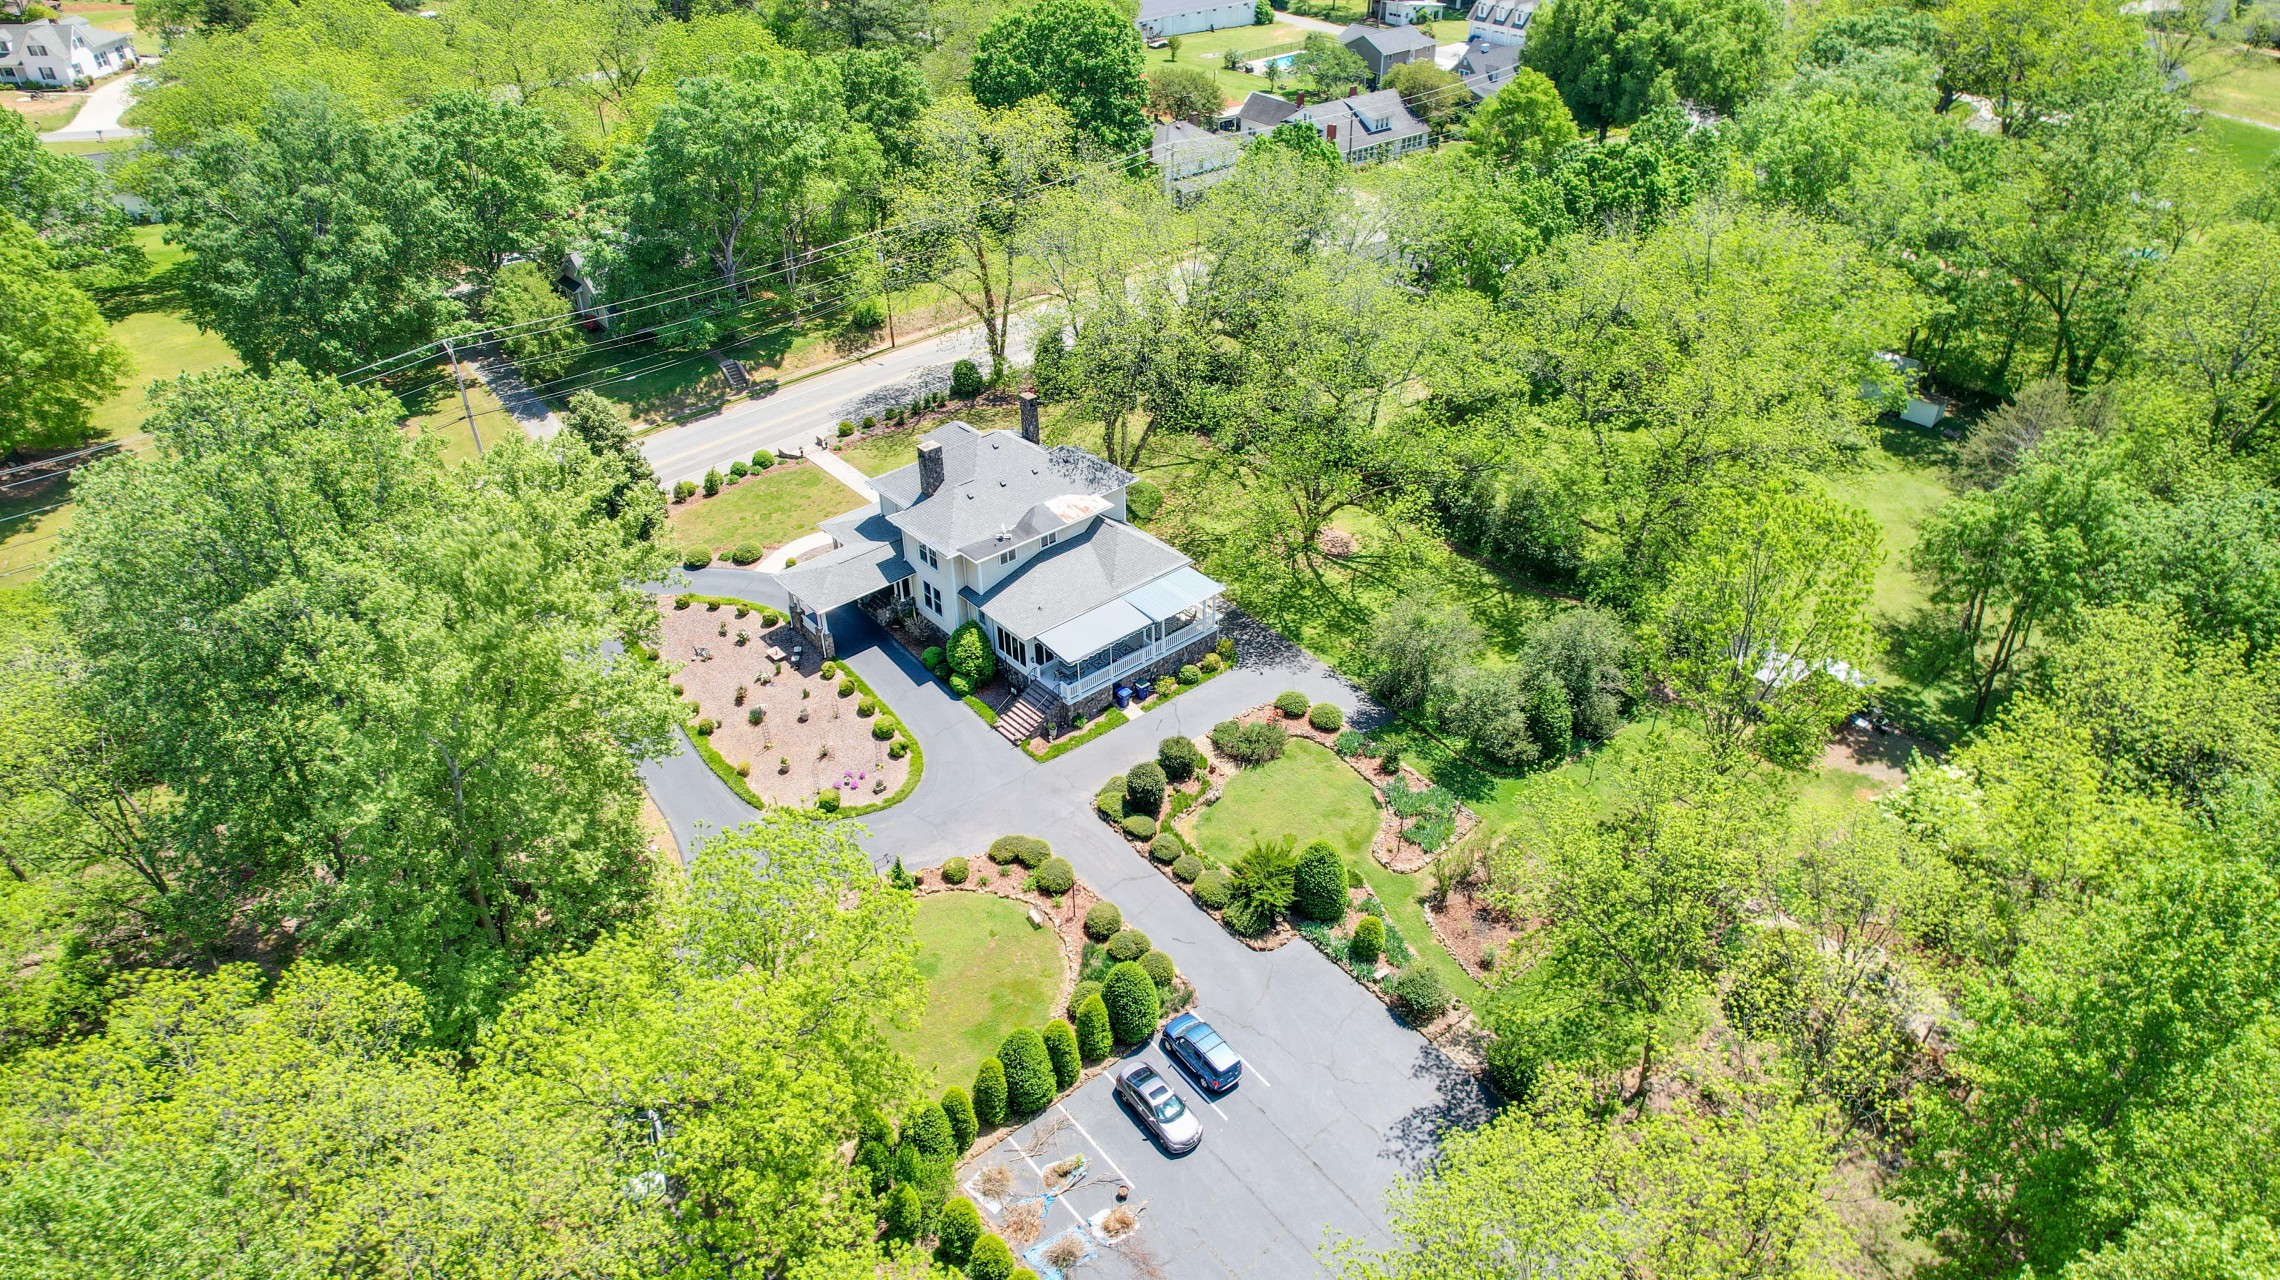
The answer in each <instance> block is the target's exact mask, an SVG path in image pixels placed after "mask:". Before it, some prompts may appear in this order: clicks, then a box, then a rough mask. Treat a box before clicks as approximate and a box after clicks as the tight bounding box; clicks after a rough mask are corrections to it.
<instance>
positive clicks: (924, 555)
mask: <svg viewBox="0 0 2280 1280" xmlns="http://www.w3.org/2000/svg"><path fill="white" fill-rule="evenodd" d="M918 558H919V559H920V560H921V561H923V562H924V563H925V564H926V565H927V567H928V568H932V569H939V568H941V567H942V562H941V561H940V560H937V559H935V557H934V548H932V547H930V546H927V545H926V544H925V543H923V542H922V543H920V544H918Z"/></svg>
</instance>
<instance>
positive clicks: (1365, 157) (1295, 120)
mask: <svg viewBox="0 0 2280 1280" xmlns="http://www.w3.org/2000/svg"><path fill="white" fill-rule="evenodd" d="M1285 124H1305V125H1311V126H1313V129H1314V131H1315V132H1316V133H1318V134H1320V135H1322V137H1323V139H1324V140H1325V141H1327V142H1328V143H1329V144H1330V145H1331V146H1333V147H1335V148H1337V150H1338V154H1339V155H1342V156H1344V157H1346V163H1348V164H1376V163H1378V162H1379V161H1383V160H1391V159H1394V158H1395V157H1397V156H1404V155H1407V154H1409V153H1410V152H1412V151H1416V150H1418V149H1419V148H1422V147H1423V146H1425V144H1426V143H1428V142H1430V141H1431V140H1432V130H1431V129H1429V128H1427V127H1426V125H1425V122H1424V121H1422V120H1419V119H1418V118H1417V117H1416V116H1414V115H1412V114H1410V111H1409V108H1408V107H1407V106H1405V105H1403V104H1402V101H1401V95H1400V94H1399V93H1398V92H1396V91H1394V90H1392V89H1379V90H1378V91H1376V92H1375V93H1357V94H1353V95H1350V96H1348V97H1344V98H1332V99H1330V100H1329V101H1328V102H1317V103H1315V104H1314V105H1312V106H1308V105H1306V96H1305V95H1304V94H1301V95H1299V100H1298V101H1297V102H1291V101H1288V100H1286V99H1283V98H1278V97H1276V96H1275V95H1273V94H1271V93H1261V92H1259V91H1258V90H1256V89H1254V90H1252V91H1251V95H1250V96H1249V97H1247V98H1245V99H1243V104H1242V105H1241V106H1239V107H1237V108H1236V109H1235V110H1234V111H1233V112H1231V113H1229V114H1228V115H1226V116H1223V117H1221V118H1220V121H1219V127H1220V128H1222V129H1228V130H1233V131H1236V132H1240V133H1241V134H1242V135H1243V137H1244V138H1246V139H1249V138H1254V137H1257V136H1258V135H1260V134H1263V133H1268V132H1271V131H1272V130H1274V129H1275V128H1276V127H1277V126H1278V125H1285Z"/></svg>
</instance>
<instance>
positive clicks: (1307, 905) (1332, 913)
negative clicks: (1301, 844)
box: [1290, 840, 1346, 924]
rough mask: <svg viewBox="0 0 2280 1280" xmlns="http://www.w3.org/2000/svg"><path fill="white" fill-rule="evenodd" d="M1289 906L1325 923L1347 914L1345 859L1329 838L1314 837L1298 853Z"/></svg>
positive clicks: (1302, 915) (1335, 920) (1310, 918)
mask: <svg viewBox="0 0 2280 1280" xmlns="http://www.w3.org/2000/svg"><path fill="white" fill-rule="evenodd" d="M1290 909H1291V910H1292V911H1293V912H1296V913H1297V914H1298V915H1299V916H1300V917H1302V918H1304V919H1307V920H1319V921H1321V922H1322V923H1324V924H1336V923H1338V922H1339V921H1340V920H1343V919H1345V918H1346V863H1345V860H1344V859H1342V858H1340V857H1339V856H1338V851H1337V850H1336V849H1333V848H1331V847H1330V844H1329V842H1328V841H1326V840H1317V841H1315V842H1314V843H1313V844H1310V845H1308V846H1306V849H1305V851H1304V852H1302V853H1300V854H1299V855H1298V867H1297V869H1296V871H1294V872H1293V873H1292V881H1291V898H1290Z"/></svg>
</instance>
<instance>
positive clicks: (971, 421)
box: [839, 401, 1099, 476]
mask: <svg viewBox="0 0 2280 1280" xmlns="http://www.w3.org/2000/svg"><path fill="white" fill-rule="evenodd" d="M946 407H947V408H948V410H949V416H948V417H944V418H930V419H928V420H927V422H926V425H925V426H924V427H916V426H912V427H904V428H902V429H901V430H899V431H882V432H879V433H878V434H877V435H870V436H865V437H863V438H862V439H860V440H854V441H850V442H849V443H848V444H847V447H845V448H843V449H841V450H840V451H839V456H840V457H842V458H844V459H846V461H847V463H848V464H849V465H850V466H852V467H854V468H855V469H856V470H857V471H860V472H862V473H863V474H864V475H867V476H878V475H885V474H886V473H887V472H889V471H892V470H894V469H895V468H897V467H907V466H909V465H910V464H911V463H913V462H916V461H918V440H919V437H920V436H923V435H925V434H926V433H927V432H929V431H932V430H934V429H936V428H937V427H940V426H942V425H943V424H944V423H949V422H963V423H965V424H967V425H968V426H970V427H972V428H973V429H974V430H976V431H1018V430H1020V429H1021V406H1019V405H1012V404H975V405H960V404H958V403H957V402H956V401H953V402H951V403H950V404H949V405H948V406H946ZM1067 416H1068V409H1067V407H1066V406H1064V405H1057V404H1049V405H1045V406H1043V407H1042V408H1040V409H1039V410H1038V411H1037V425H1038V427H1039V428H1040V429H1041V431H1042V433H1043V435H1044V437H1045V443H1046V444H1048V445H1056V444H1087V443H1088V442H1087V441H1085V440H1081V439H1079V438H1077V436H1076V435H1075V434H1074V433H1075V432H1076V430H1077V424H1075V423H1068V422H1065V421H1064V420H1065V419H1066V418H1067ZM1093 435H1094V436H1095V437H1097V436H1098V435H1099V432H1098V431H1097V430H1096V431H1094V432H1093ZM1089 443H1090V444H1092V445H1096V446H1097V445H1098V443H1099V441H1098V440H1097V439H1094V440H1092V441H1090V442H1089Z"/></svg>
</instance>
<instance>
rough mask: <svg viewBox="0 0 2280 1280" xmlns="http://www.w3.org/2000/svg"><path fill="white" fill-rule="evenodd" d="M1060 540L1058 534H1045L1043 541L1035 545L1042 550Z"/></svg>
mask: <svg viewBox="0 0 2280 1280" xmlns="http://www.w3.org/2000/svg"><path fill="white" fill-rule="evenodd" d="M1060 540H1061V535H1060V534H1058V533H1048V534H1046V535H1045V537H1044V540H1043V541H1041V542H1039V543H1038V544H1037V545H1038V547H1039V548H1040V549H1043V548H1045V547H1050V546H1052V545H1053V544H1054V543H1056V542H1059V541H1060Z"/></svg>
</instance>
